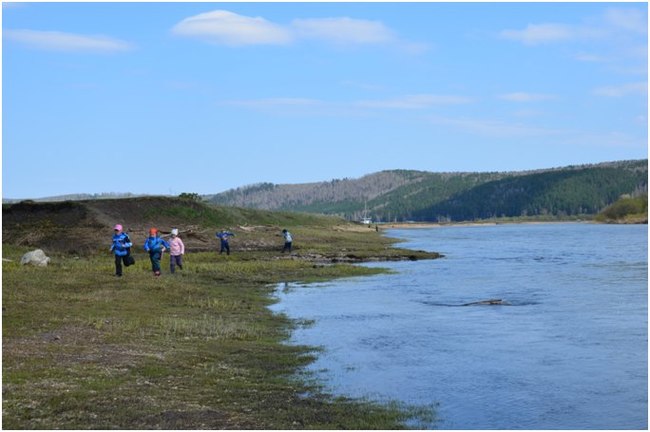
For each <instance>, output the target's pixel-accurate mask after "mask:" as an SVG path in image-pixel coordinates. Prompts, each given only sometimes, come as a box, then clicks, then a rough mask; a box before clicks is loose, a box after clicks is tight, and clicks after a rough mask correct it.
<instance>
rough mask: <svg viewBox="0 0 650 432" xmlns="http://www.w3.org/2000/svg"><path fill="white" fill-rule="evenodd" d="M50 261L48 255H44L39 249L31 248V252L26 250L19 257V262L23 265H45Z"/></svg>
mask: <svg viewBox="0 0 650 432" xmlns="http://www.w3.org/2000/svg"><path fill="white" fill-rule="evenodd" d="M49 262H50V257H48V256H47V255H45V252H43V251H42V250H40V249H36V250H33V251H31V252H27V253H26V254H25V255H23V257H22V258H21V259H20V263H21V264H23V265H25V264H31V265H35V266H38V267H45V266H47V264H48V263H49Z"/></svg>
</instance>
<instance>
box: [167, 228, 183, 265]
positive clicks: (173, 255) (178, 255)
mask: <svg viewBox="0 0 650 432" xmlns="http://www.w3.org/2000/svg"><path fill="white" fill-rule="evenodd" d="M169 246H170V248H169V271H170V273H174V271H175V270H176V265H177V264H178V268H179V269H181V270H183V254H184V253H185V245H184V244H183V240H181V238H180V237H179V236H178V228H174V229H172V237H171V238H170V239H169Z"/></svg>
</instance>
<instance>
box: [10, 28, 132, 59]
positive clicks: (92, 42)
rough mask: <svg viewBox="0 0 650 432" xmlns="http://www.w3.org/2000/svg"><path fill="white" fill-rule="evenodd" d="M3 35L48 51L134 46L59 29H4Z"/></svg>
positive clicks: (117, 49) (102, 50)
mask: <svg viewBox="0 0 650 432" xmlns="http://www.w3.org/2000/svg"><path fill="white" fill-rule="evenodd" d="M3 35H4V37H6V38H7V39H8V40H11V41H14V42H18V43H21V44H24V45H26V46H29V47H31V48H35V49H41V50H47V51H64V52H84V53H112V52H121V51H128V50H131V49H133V48H134V46H133V45H132V44H131V43H129V42H126V41H123V40H120V39H115V38H111V37H107V36H88V35H81V34H75V33H65V32H59V31H40V30H25V29H20V30H4V31H3Z"/></svg>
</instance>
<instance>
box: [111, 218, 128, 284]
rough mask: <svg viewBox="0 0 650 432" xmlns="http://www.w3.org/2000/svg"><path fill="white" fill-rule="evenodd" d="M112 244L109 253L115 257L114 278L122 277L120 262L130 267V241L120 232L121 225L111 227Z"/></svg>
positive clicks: (126, 235)
mask: <svg viewBox="0 0 650 432" xmlns="http://www.w3.org/2000/svg"><path fill="white" fill-rule="evenodd" d="M113 232H114V234H113V244H111V252H113V254H114V255H115V276H118V277H121V276H122V262H124V265H125V266H126V267H128V266H129V265H131V262H130V261H129V260H130V258H131V246H133V243H131V239H130V238H129V235H128V234H127V233H125V232H122V225H120V224H117V225H115V226H114V227H113Z"/></svg>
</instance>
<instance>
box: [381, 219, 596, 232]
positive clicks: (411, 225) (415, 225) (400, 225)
mask: <svg viewBox="0 0 650 432" xmlns="http://www.w3.org/2000/svg"><path fill="white" fill-rule="evenodd" d="M552 223H594V222H593V221H590V220H554V221H497V222H494V221H486V222H445V223H437V222H395V223H377V224H375V225H376V226H377V228H379V229H383V230H386V229H426V228H446V227H482V226H496V225H541V224H552Z"/></svg>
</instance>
